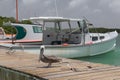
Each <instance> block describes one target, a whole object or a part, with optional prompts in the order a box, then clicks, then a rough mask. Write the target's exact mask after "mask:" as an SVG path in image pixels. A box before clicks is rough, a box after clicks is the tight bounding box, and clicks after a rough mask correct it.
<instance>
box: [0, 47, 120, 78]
mask: <svg viewBox="0 0 120 80" xmlns="http://www.w3.org/2000/svg"><path fill="white" fill-rule="evenodd" d="M7 51H8V50H5V49H0V80H120V67H119V66H111V65H105V64H99V63H91V62H86V61H78V60H72V59H65V58H62V62H61V63H54V64H52V67H50V68H46V67H45V66H47V64H46V63H43V62H38V55H37V54H29V53H26V52H24V51H19V52H15V53H12V54H7V53H6V52H7Z"/></svg>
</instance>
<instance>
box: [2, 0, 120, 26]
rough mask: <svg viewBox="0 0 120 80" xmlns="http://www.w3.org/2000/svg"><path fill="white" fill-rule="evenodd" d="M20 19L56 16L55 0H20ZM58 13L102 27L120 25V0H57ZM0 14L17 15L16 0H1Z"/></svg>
mask: <svg viewBox="0 0 120 80" xmlns="http://www.w3.org/2000/svg"><path fill="white" fill-rule="evenodd" d="M18 1H19V19H24V18H29V17H34V16H56V12H55V3H54V1H55V0H18ZM56 1H57V8H58V15H59V16H63V17H71V18H82V17H83V16H85V17H86V18H87V19H88V20H90V21H91V22H92V23H94V24H95V26H100V27H117V28H119V26H120V22H119V21H120V18H119V17H120V15H119V14H120V0H56ZM0 16H13V17H15V0H1V1H0Z"/></svg>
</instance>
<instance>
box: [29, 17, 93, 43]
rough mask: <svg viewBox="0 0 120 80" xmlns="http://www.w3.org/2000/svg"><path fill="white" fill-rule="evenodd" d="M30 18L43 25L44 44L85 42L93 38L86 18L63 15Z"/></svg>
mask: <svg viewBox="0 0 120 80" xmlns="http://www.w3.org/2000/svg"><path fill="white" fill-rule="evenodd" d="M30 20H31V21H32V22H33V23H34V24H40V25H41V26H42V27H43V44H44V45H60V44H64V43H67V44H83V43H85V41H87V40H88V41H90V40H91V38H90V37H88V36H89V35H88V34H87V33H89V30H88V27H87V24H86V21H85V20H81V19H68V18H62V17H33V18H30ZM85 38H87V39H85Z"/></svg>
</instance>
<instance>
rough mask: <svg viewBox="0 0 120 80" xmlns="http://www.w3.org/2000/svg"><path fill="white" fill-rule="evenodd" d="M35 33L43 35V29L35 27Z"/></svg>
mask: <svg viewBox="0 0 120 80" xmlns="http://www.w3.org/2000/svg"><path fill="white" fill-rule="evenodd" d="M33 31H34V33H42V27H38V26H33Z"/></svg>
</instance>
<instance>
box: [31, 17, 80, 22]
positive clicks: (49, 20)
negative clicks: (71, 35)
mask: <svg viewBox="0 0 120 80" xmlns="http://www.w3.org/2000/svg"><path fill="white" fill-rule="evenodd" d="M30 20H31V21H33V20H37V21H45V22H55V21H60V22H64V21H80V20H81V19H71V18H63V17H31V18H30Z"/></svg>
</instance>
